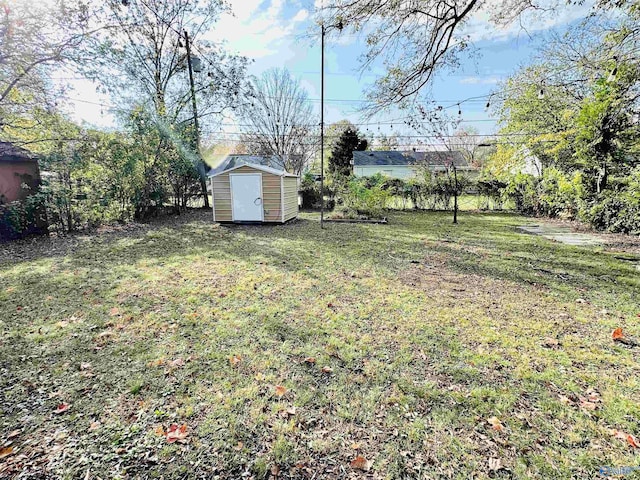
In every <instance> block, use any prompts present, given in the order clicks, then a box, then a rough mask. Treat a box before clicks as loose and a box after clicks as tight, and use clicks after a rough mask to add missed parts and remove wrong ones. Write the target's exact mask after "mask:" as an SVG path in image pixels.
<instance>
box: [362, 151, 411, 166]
mask: <svg viewBox="0 0 640 480" xmlns="http://www.w3.org/2000/svg"><path fill="white" fill-rule="evenodd" d="M414 163H415V159H413V158H411V157H408V156H406V155H404V154H403V153H402V152H395V151H382V150H365V151H355V152H353V164H354V165H412V164H414Z"/></svg>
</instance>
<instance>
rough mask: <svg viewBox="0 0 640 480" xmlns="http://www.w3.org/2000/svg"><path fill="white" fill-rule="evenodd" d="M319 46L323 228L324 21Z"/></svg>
mask: <svg viewBox="0 0 640 480" xmlns="http://www.w3.org/2000/svg"><path fill="white" fill-rule="evenodd" d="M321 28H322V41H321V44H322V45H321V47H320V52H321V53H320V228H324V22H323V23H322V24H321Z"/></svg>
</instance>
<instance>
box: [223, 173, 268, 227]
mask: <svg viewBox="0 0 640 480" xmlns="http://www.w3.org/2000/svg"><path fill="white" fill-rule="evenodd" d="M229 178H230V180H231V197H232V198H233V220H234V221H245V222H255V221H262V220H263V209H262V175H260V174H259V173H256V174H253V173H249V174H246V173H245V174H229Z"/></svg>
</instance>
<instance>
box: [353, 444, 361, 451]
mask: <svg viewBox="0 0 640 480" xmlns="http://www.w3.org/2000/svg"><path fill="white" fill-rule="evenodd" d="M351 448H353V449H354V450H359V449H360V444H359V443H352V444H351Z"/></svg>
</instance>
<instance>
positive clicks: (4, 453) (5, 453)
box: [0, 447, 13, 458]
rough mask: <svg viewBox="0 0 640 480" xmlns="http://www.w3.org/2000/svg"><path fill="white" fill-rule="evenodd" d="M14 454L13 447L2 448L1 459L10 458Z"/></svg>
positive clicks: (0, 450) (0, 449)
mask: <svg viewBox="0 0 640 480" xmlns="http://www.w3.org/2000/svg"><path fill="white" fill-rule="evenodd" d="M12 453H13V447H4V448H0V458H4V457H8V456H9V455H11V454H12Z"/></svg>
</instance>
